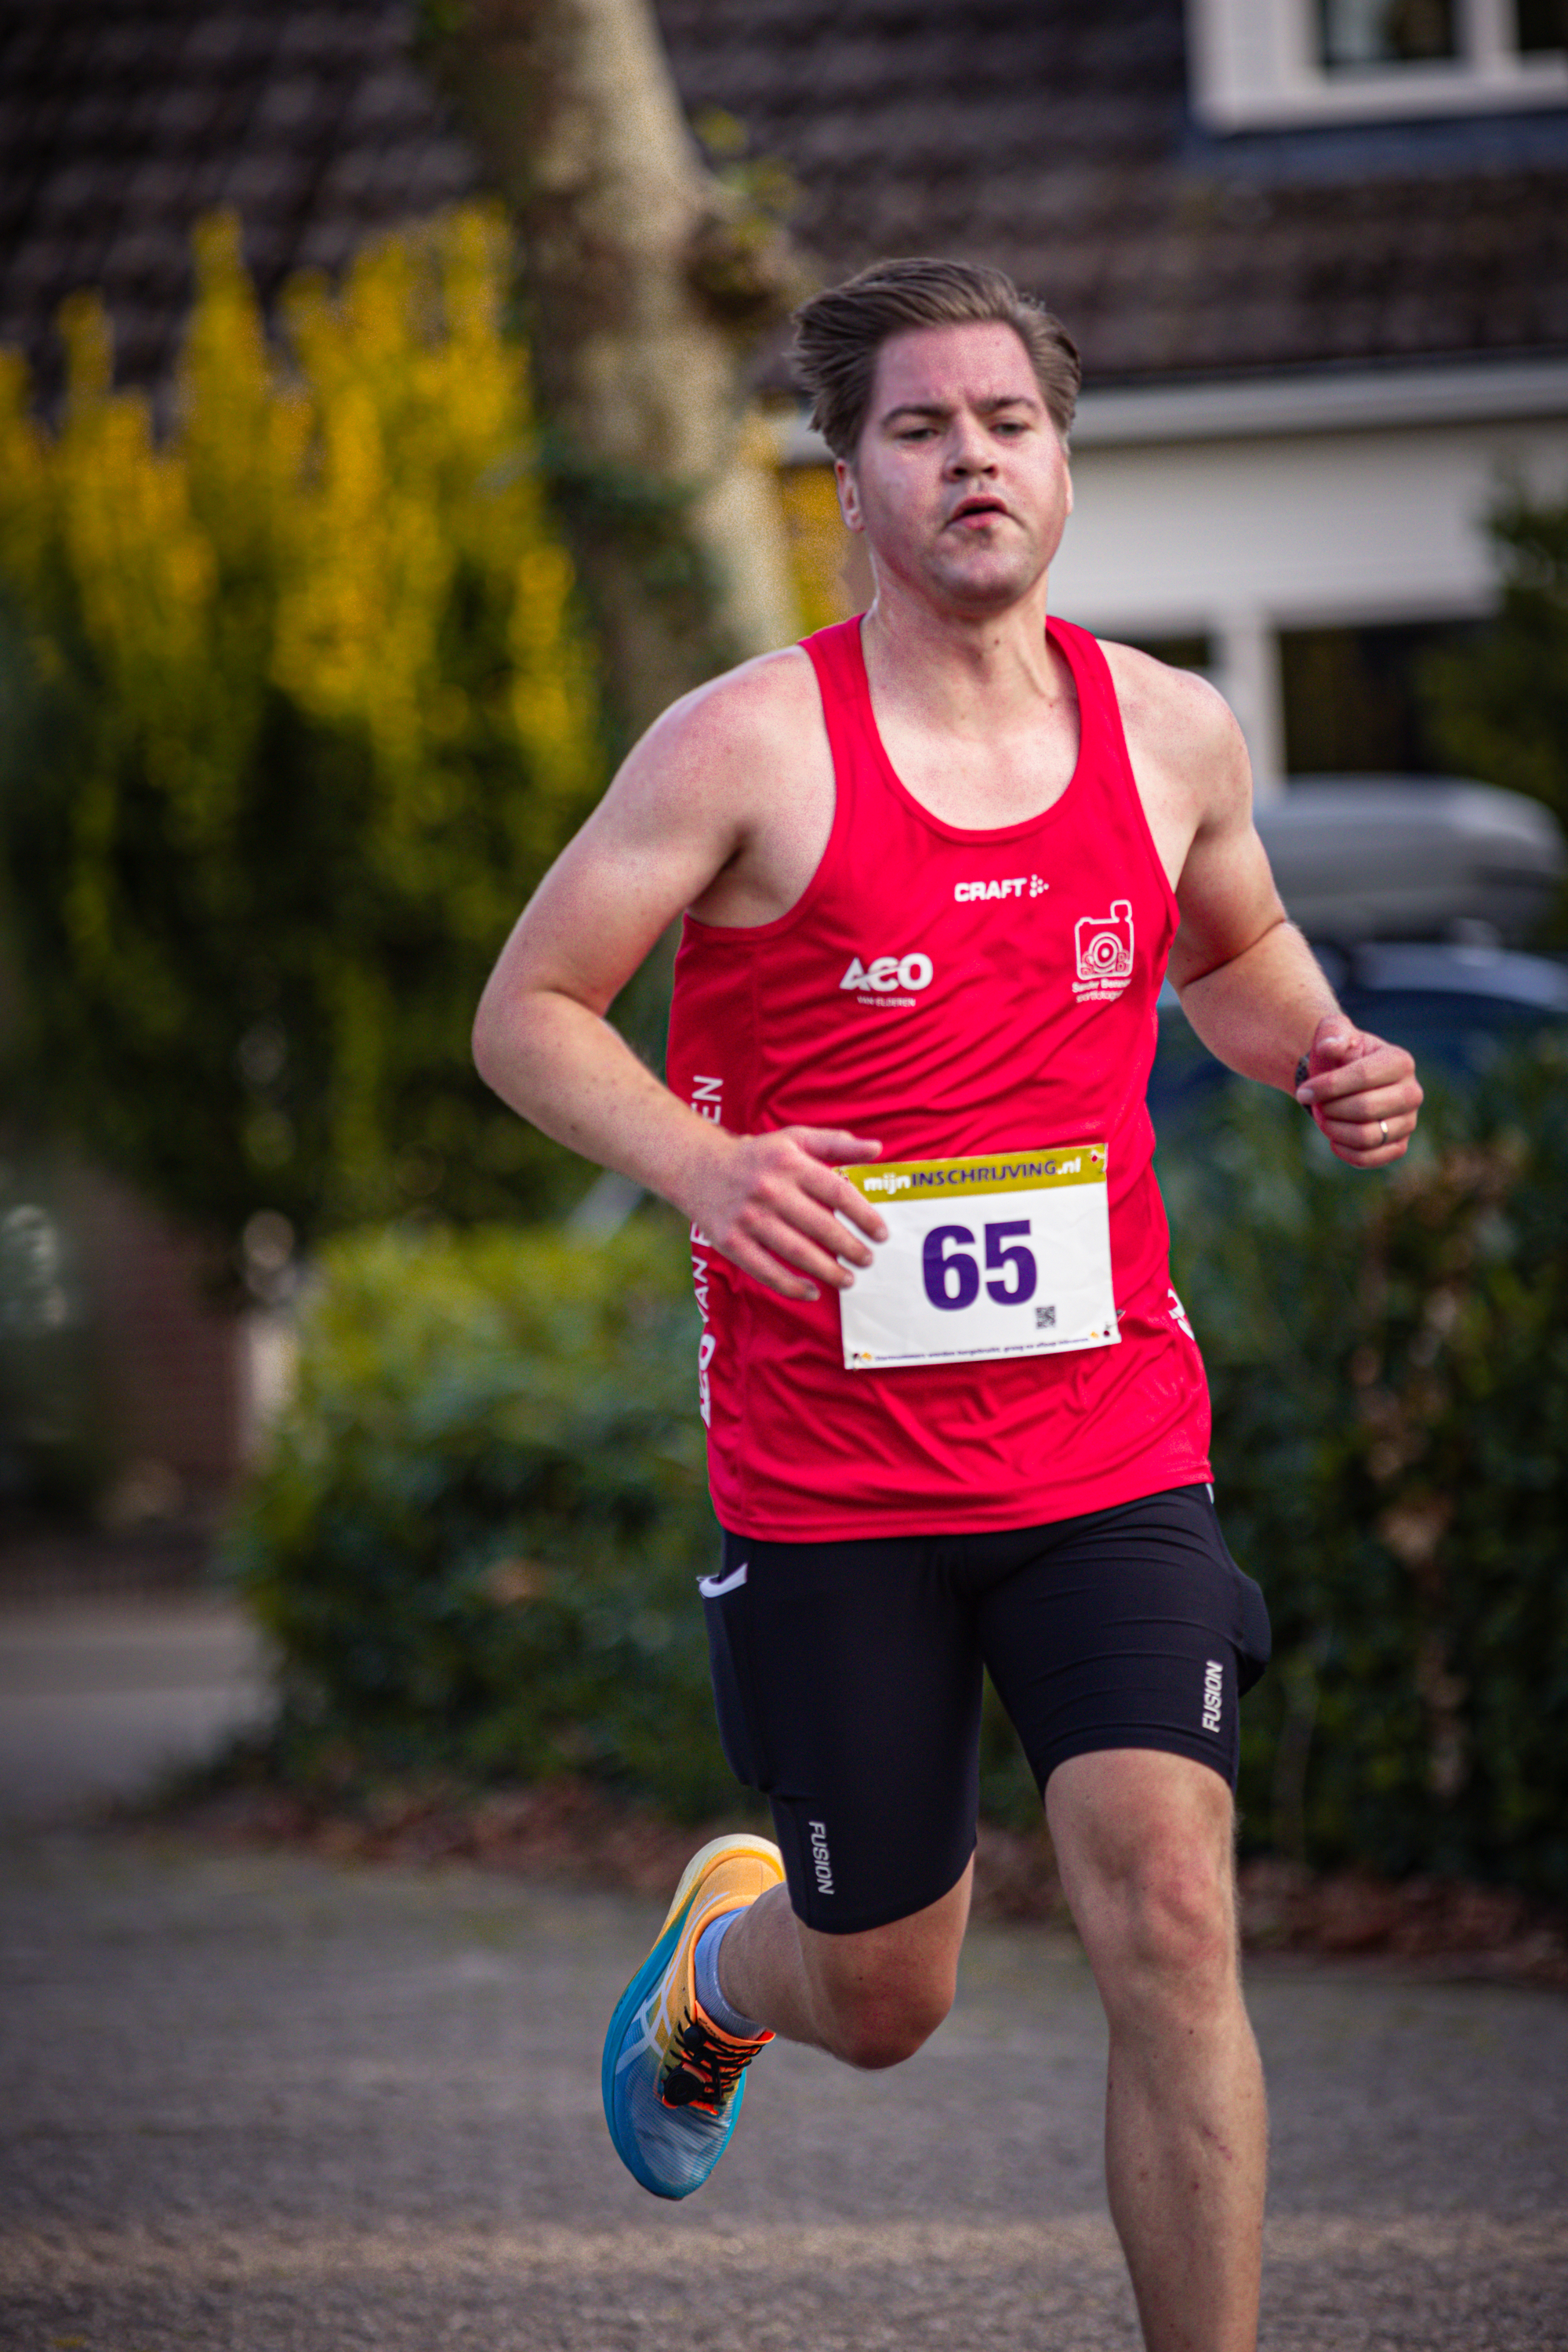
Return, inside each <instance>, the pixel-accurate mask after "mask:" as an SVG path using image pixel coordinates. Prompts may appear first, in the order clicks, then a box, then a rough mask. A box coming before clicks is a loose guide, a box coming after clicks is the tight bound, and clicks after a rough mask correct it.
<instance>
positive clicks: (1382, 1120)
mask: <svg viewBox="0 0 1568 2352" xmlns="http://www.w3.org/2000/svg"><path fill="white" fill-rule="evenodd" d="M1377 1123H1378V1126H1379V1127H1380V1128H1381V1129H1382V1130H1383V1139H1384V1143H1386V1142H1387V1141H1388V1121H1387V1120H1386V1119H1385V1118H1380V1119H1379V1120H1378V1122H1377Z"/></svg>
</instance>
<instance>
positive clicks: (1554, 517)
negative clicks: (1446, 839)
mask: <svg viewBox="0 0 1568 2352" xmlns="http://www.w3.org/2000/svg"><path fill="white" fill-rule="evenodd" d="M1488 523H1489V531H1490V536H1491V541H1492V547H1493V551H1494V553H1495V556H1496V560H1497V564H1498V570H1499V574H1500V583H1501V595H1500V604H1499V609H1498V613H1497V615H1496V617H1495V619H1493V620H1492V621H1491V622H1489V624H1488V625H1486V626H1485V627H1484V628H1480V629H1478V630H1476V631H1474V632H1473V633H1471V635H1470V636H1469V637H1468V641H1467V642H1466V643H1464V644H1462V645H1457V646H1451V647H1448V648H1446V649H1441V650H1436V651H1434V652H1433V653H1431V654H1430V655H1429V656H1427V657H1426V661H1425V663H1424V664H1423V665H1422V667H1421V670H1420V674H1419V686H1420V689H1421V694H1422V698H1423V701H1424V703H1425V705H1426V712H1427V717H1428V723H1429V724H1430V727H1431V730H1432V732H1433V735H1434V737H1435V739H1436V742H1437V744H1438V745H1439V747H1440V749H1441V751H1442V753H1443V756H1444V758H1445V759H1446V760H1447V762H1448V764H1449V765H1450V767H1451V768H1452V769H1453V772H1454V773H1455V774H1456V775H1461V776H1484V777H1485V778H1486V780H1487V782H1489V783H1493V784H1502V785H1505V786H1506V787H1507V788H1508V789H1509V790H1510V791H1511V792H1516V793H1528V794H1529V795H1530V796H1531V799H1533V800H1538V801H1544V802H1545V803H1546V805H1547V807H1548V808H1550V809H1551V810H1552V812H1553V814H1555V815H1556V816H1557V817H1558V819H1559V820H1560V822H1561V823H1562V824H1564V825H1568V496H1564V497H1563V498H1560V499H1542V498H1538V499H1531V498H1530V497H1528V496H1527V495H1526V494H1525V492H1524V491H1523V490H1522V489H1521V488H1517V487H1516V488H1512V489H1510V491H1509V492H1508V493H1507V495H1506V496H1504V497H1503V498H1502V499H1500V501H1499V503H1498V504H1497V506H1496V507H1495V508H1494V509H1493V511H1492V513H1491V514H1490V516H1489V518H1488ZM1552 937H1553V938H1554V939H1555V940H1556V941H1557V943H1558V944H1559V945H1561V944H1563V942H1565V941H1568V899H1565V900H1564V901H1563V903H1562V904H1560V906H1559V908H1558V911H1557V916H1556V920H1555V923H1554V924H1553V926H1552Z"/></svg>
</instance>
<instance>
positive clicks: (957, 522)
mask: <svg viewBox="0 0 1568 2352" xmlns="http://www.w3.org/2000/svg"><path fill="white" fill-rule="evenodd" d="M835 470H836V472H837V478H838V491H839V498H840V500H841V502H842V504H843V508H844V519H845V520H846V521H847V523H848V525H849V528H850V529H851V530H863V531H864V532H865V534H866V537H867V540H868V542H869V545H870V549H871V552H872V555H873V557H874V559H875V561H876V563H877V566H878V569H879V572H881V571H882V570H883V569H886V570H887V571H889V572H891V573H893V574H894V575H895V576H897V577H899V578H900V579H903V580H904V581H906V582H908V583H910V585H914V586H919V587H921V588H923V589H924V590H925V592H926V593H928V594H929V593H934V594H935V596H936V597H937V599H938V601H939V602H941V603H944V604H951V605H953V606H956V607H958V608H960V609H963V610H967V611H978V612H986V611H994V610H998V609H1001V608H1004V607H1005V606H1007V605H1009V604H1016V603H1017V602H1018V600H1019V599H1020V598H1021V597H1023V596H1025V595H1026V594H1027V593H1028V592H1029V590H1030V589H1031V588H1033V587H1034V586H1035V584H1036V583H1037V581H1038V580H1039V579H1040V578H1041V576H1042V575H1043V573H1044V572H1045V570H1046V567H1047V564H1048V563H1049V562H1050V561H1051V558H1052V557H1053V556H1054V555H1055V553H1056V551H1057V548H1058V544H1059V542H1060V540H1061V535H1062V526H1063V524H1064V523H1065V522H1066V520H1067V518H1068V513H1069V511H1070V510H1071V507H1072V484H1071V481H1070V478H1069V477H1068V464H1067V453H1066V452H1065V450H1064V449H1063V447H1062V445H1061V442H1060V440H1059V439H1058V436H1057V430H1056V427H1055V425H1053V424H1052V423H1051V420H1050V416H1049V415H1048V413H1047V408H1046V404H1045V401H1044V399H1043V398H1042V396H1041V393H1040V387H1039V384H1038V383H1037V381H1036V377H1035V371H1034V369H1033V367H1032V366H1031V365H1030V362H1029V355H1028V353H1027V352H1026V350H1025V349H1024V346H1023V344H1022V343H1021V342H1020V341H1019V340H1018V337H1017V336H1016V334H1015V333H1014V331H1013V330H1012V328H1011V327H1007V326H1004V325H1002V324H1001V323H1000V322H999V321H998V322H996V323H987V324H984V325H973V326H961V327H921V328H917V329H915V330H913V331H911V332H910V333H909V334H903V335H894V336H891V337H890V338H889V341H887V342H885V343H884V344H883V346H882V348H881V351H880V352H879V354H878V358H877V373H876V376H875V378H874V380H873V383H872V387H871V401H870V405H869V408H868V412H867V418H866V425H865V428H864V430H863V431H862V433H861V436H860V442H859V446H858V448H857V450H856V452H855V456H854V457H853V459H852V460H849V461H846V460H844V459H842V458H841V459H840V460H839V462H838V465H837V467H836V469H835Z"/></svg>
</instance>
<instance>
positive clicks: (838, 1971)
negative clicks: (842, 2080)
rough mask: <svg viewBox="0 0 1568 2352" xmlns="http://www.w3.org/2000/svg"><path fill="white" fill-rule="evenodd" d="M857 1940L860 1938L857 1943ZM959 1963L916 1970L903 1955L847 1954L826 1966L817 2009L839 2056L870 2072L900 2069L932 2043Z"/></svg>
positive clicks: (947, 2005) (820, 1979)
mask: <svg viewBox="0 0 1568 2352" xmlns="http://www.w3.org/2000/svg"><path fill="white" fill-rule="evenodd" d="M857 1940H858V1939H857ZM955 1983H956V1963H955V1962H954V1963H952V1964H951V1965H950V1964H949V1963H948V1962H947V1961H946V1960H945V1959H940V1960H938V1959H933V1960H932V1961H931V1962H930V1963H927V1964H926V1965H923V1966H916V1967H911V1966H910V1963H909V1961H908V1959H907V1958H906V1957H905V1956H903V1955H901V1954H898V1953H890V1954H889V1955H888V1956H887V1957H886V1958H881V1957H880V1956H879V1955H876V1954H865V1953H864V1952H856V1953H855V1954H853V1956H850V1955H846V1964H841V1965H837V1966H836V1965H834V1964H833V1962H832V1961H831V1960H830V1961H828V1962H827V1963H826V1965H824V1966H823V1968H822V1970H821V1973H820V1975H819V1977H818V1983H817V1996H818V2008H819V2011H820V2013H821V2016H822V2021H823V2024H824V2027H825V2033H824V2039H825V2040H826V2042H827V2045H828V2047H829V2048H830V2049H831V2051H832V2052H833V2054H834V2056H835V2057H836V2058H841V2059H843V2061H844V2062H845V2063H846V2064H847V2065H850V2066H858V2067H861V2068H863V2069H865V2070H866V2071H867V2072H868V2073H875V2072H877V2071H879V2070H880V2069H881V2068H883V2067H887V2066H898V2065H901V2064H902V2063H903V2061H904V2060H905V2059H906V2058H912V2057H913V2056H914V2053H915V2052H916V2051H917V2050H918V2049H919V2048H920V2047H921V2043H922V2042H928V2041H929V2040H930V2039H931V2035H932V2034H933V2033H934V2032H936V2029H937V2027H938V2026H939V2025H940V2024H941V2023H942V2020H943V2018H944V2017H945V2016H946V2015H947V2013H948V2011H949V2010H950V2009H951V2008H952V1996H953V1992H954V1990H955Z"/></svg>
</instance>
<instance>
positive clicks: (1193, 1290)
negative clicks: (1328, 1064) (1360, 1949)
mask: <svg viewBox="0 0 1568 2352" xmlns="http://www.w3.org/2000/svg"><path fill="white" fill-rule="evenodd" d="M1424 1129H1425V1136H1424V1141H1423V1146H1422V1149H1421V1150H1420V1151H1419V1152H1418V1153H1413V1154H1412V1157H1411V1159H1410V1160H1408V1161H1406V1162H1405V1166H1404V1167H1403V1168H1402V1169H1401V1170H1400V1171H1396V1172H1395V1173H1394V1174H1393V1175H1392V1176H1390V1177H1386V1178H1377V1177H1368V1176H1365V1175H1360V1174H1357V1173H1356V1172H1354V1171H1351V1170H1348V1169H1344V1168H1342V1167H1341V1166H1340V1165H1339V1164H1338V1163H1337V1162H1336V1161H1334V1160H1332V1159H1331V1156H1330V1154H1329V1152H1328V1150H1327V1148H1326V1146H1324V1144H1323V1143H1322V1141H1321V1138H1320V1137H1319V1136H1318V1134H1317V1132H1316V1130H1315V1129H1313V1128H1312V1127H1311V1125H1310V1122H1309V1121H1308V1120H1306V1119H1305V1118H1302V1117H1301V1115H1300V1113H1299V1112H1296V1111H1295V1110H1294V1109H1293V1107H1292V1106H1291V1105H1289V1103H1287V1102H1285V1101H1283V1100H1281V1099H1280V1098H1279V1097H1263V1096H1261V1095H1259V1094H1258V1093H1257V1092H1256V1091H1252V1090H1243V1089H1239V1088H1238V1089H1237V1090H1235V1092H1234V1093H1233V1094H1232V1095H1231V1096H1230V1097H1228V1099H1227V1100H1226V1103H1225V1105H1224V1108H1223V1109H1222V1111H1221V1112H1220V1114H1219V1116H1218V1118H1216V1120H1215V1123H1214V1125H1213V1127H1212V1129H1210V1130H1209V1131H1208V1133H1207V1134H1206V1135H1205V1137H1204V1138H1203V1139H1202V1141H1201V1144H1200V1143H1195V1142H1194V1141H1192V1140H1189V1141H1188V1142H1187V1144H1186V1145H1185V1147H1184V1149H1182V1150H1180V1151H1178V1152H1177V1153H1175V1154H1173V1157H1172V1160H1171V1164H1169V1165H1168V1166H1165V1167H1164V1168H1163V1171H1162V1174H1163V1182H1164V1186H1165V1191H1166V1196H1167V1201H1168V1203H1169V1206H1170V1209H1171V1215H1172V1223H1173V1228H1174V1230H1175V1232H1176V1234H1177V1235H1178V1237H1179V1238H1178V1244H1177V1247H1176V1250H1175V1252H1174V1259H1175V1273H1176V1278H1177V1282H1178V1285H1179V1286H1181V1288H1182V1291H1183V1295H1184V1298H1185V1299H1186V1302H1187V1304H1188V1307H1190V1309H1191V1311H1192V1313H1193V1316H1194V1320H1195V1322H1196V1325H1197V1328H1198V1331H1199V1334H1200V1337H1201V1339H1202V1340H1203V1344H1204V1351H1205V1358H1206V1360H1207V1363H1208V1368H1209V1376H1210V1383H1211V1387H1212V1390H1213V1394H1214V1406H1215V1468H1216V1471H1217V1473H1218V1489H1217V1491H1218V1500H1219V1503H1220V1507H1221V1511H1222V1514H1223V1517H1224V1522H1225V1526H1226V1534H1227V1537H1228V1538H1229V1540H1230V1544H1231V1548H1232V1549H1233V1550H1234V1551H1235V1552H1236V1554H1237V1558H1238V1559H1240V1560H1241V1561H1242V1562H1243V1564H1244V1565H1245V1566H1246V1567H1247V1569H1248V1570H1250V1571H1251V1572H1252V1573H1253V1574H1254V1575H1256V1576H1257V1577H1258V1580H1259V1581H1260V1582H1261V1583H1262V1585H1263V1587H1264V1590H1265V1591H1266V1593H1267V1595H1268V1604H1269V1610H1270V1613H1271V1616H1272V1618H1273V1622H1274V1630H1275V1658H1276V1664H1275V1666H1274V1668H1273V1669H1272V1670H1271V1672H1270V1673H1269V1675H1268V1676H1267V1677H1266V1678H1265V1680H1264V1682H1263V1684H1262V1685H1260V1686H1259V1688H1258V1692H1257V1694H1256V1695H1255V1696H1254V1697H1253V1698H1252V1699H1250V1700H1249V1701H1248V1702H1247V1707H1246V1708H1245V1709H1244V1711H1243V1723H1244V1739H1243V1770H1242V1802H1243V1808H1244V1815H1245V1828H1244V1834H1245V1835H1246V1836H1247V1838H1248V1840H1249V1842H1250V1843H1254V1844H1257V1845H1268V1846H1272V1847H1273V1848H1275V1849H1276V1850H1278V1851H1281V1852H1284V1853H1291V1854H1295V1855H1298V1856H1300V1858H1302V1859H1305V1860H1309V1861H1311V1862H1314V1863H1320V1864H1326V1863H1332V1862H1342V1861H1352V1860H1353V1861H1361V1862H1365V1863H1368V1864H1372V1865H1373V1866H1374V1867H1375V1868H1377V1869H1380V1870H1384V1871H1387V1872H1389V1873H1391V1874H1396V1875H1397V1874H1404V1873H1407V1872H1410V1871H1415V1870H1422V1871H1441V1872H1448V1871H1456V1872H1466V1873H1468V1874H1475V1875H1479V1876H1483V1877H1485V1876H1492V1877H1502V1878H1507V1879H1509V1880H1510V1881H1512V1882H1513V1883H1515V1884H1517V1885H1521V1886H1525V1887H1528V1888H1531V1889H1532V1890H1534V1891H1536V1892H1538V1893H1541V1894H1545V1895H1553V1896H1556V1897H1559V1898H1561V1897H1563V1896H1568V1508H1565V1504H1568V1479H1565V1471H1564V1458H1565V1454H1568V1055H1565V1052H1564V1045H1563V1040H1562V1038H1561V1037H1560V1036H1549V1037H1547V1038H1545V1039H1543V1040H1542V1041H1541V1042H1540V1043H1539V1044H1537V1045H1535V1046H1534V1047H1532V1048H1528V1049H1526V1050H1524V1051H1523V1052H1521V1053H1520V1054H1517V1055H1512V1056H1510V1057H1509V1058H1507V1059H1505V1060H1500V1062H1499V1063H1498V1065H1497V1066H1496V1067H1495V1068H1494V1069H1493V1070H1492V1071H1491V1072H1490V1073H1489V1076H1488V1077H1487V1078H1486V1079H1485V1080H1484V1081H1483V1082H1479V1083H1478V1084H1477V1085H1476V1086H1475V1087H1473V1088H1471V1089H1469V1090H1468V1091H1467V1092H1466V1093H1465V1094H1464V1095H1456V1096H1451V1097H1447V1099H1441V1098H1439V1099H1435V1100H1433V1101H1432V1102H1430V1103H1429V1105H1428V1109H1427V1113H1426V1118H1425V1120H1424Z"/></svg>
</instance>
